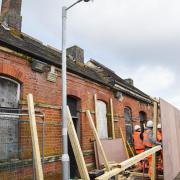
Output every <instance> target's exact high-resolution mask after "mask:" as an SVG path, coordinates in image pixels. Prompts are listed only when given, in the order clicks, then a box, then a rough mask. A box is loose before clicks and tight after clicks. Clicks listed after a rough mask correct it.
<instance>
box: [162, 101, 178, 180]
mask: <svg viewBox="0 0 180 180" xmlns="http://www.w3.org/2000/svg"><path fill="white" fill-rule="evenodd" d="M160 109H161V122H162V131H163V133H162V134H163V156H164V158H163V161H164V179H165V180H173V179H175V178H177V176H178V174H179V173H180V111H179V110H178V109H177V108H175V107H174V106H172V105H171V104H169V103H168V102H166V101H164V100H163V99H160Z"/></svg>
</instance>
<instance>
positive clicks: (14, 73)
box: [0, 63, 25, 83]
mask: <svg viewBox="0 0 180 180" xmlns="http://www.w3.org/2000/svg"><path fill="white" fill-rule="evenodd" d="M0 74H1V75H4V76H9V77H10V78H13V79H15V80H17V81H19V82H20V83H23V82H24V81H25V75H24V73H23V72H22V71H20V70H19V69H17V68H16V67H15V66H13V65H10V64H5V63H2V64H0Z"/></svg>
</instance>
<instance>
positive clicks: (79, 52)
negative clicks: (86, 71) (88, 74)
mask: <svg viewBox="0 0 180 180" xmlns="http://www.w3.org/2000/svg"><path fill="white" fill-rule="evenodd" d="M67 55H70V56H71V57H72V58H73V60H74V61H77V62H81V63H83V64H84V50H83V49H81V48H80V47H78V46H72V47H70V48H68V49H67Z"/></svg>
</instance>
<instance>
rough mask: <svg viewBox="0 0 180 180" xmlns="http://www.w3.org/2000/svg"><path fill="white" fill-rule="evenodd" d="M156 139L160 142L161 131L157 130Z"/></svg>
mask: <svg viewBox="0 0 180 180" xmlns="http://www.w3.org/2000/svg"><path fill="white" fill-rule="evenodd" d="M157 140H158V141H159V142H162V134H161V132H159V131H157Z"/></svg>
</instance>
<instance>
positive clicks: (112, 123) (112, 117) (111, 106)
mask: <svg viewBox="0 0 180 180" xmlns="http://www.w3.org/2000/svg"><path fill="white" fill-rule="evenodd" d="M110 110H111V126H112V138H113V139H115V129H114V110H113V100H112V98H111V99H110Z"/></svg>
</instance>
